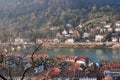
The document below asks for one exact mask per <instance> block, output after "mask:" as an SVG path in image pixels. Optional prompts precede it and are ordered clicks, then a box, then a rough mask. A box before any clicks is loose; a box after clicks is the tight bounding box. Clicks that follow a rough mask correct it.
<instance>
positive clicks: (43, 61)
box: [0, 54, 120, 80]
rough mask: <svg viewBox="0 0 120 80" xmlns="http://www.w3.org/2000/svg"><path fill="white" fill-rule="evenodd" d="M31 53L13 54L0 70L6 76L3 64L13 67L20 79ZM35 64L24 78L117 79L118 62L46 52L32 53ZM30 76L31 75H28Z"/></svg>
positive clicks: (42, 79)
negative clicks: (50, 54)
mask: <svg viewBox="0 0 120 80" xmlns="http://www.w3.org/2000/svg"><path fill="white" fill-rule="evenodd" d="M31 56H32V55H26V56H22V55H21V54H14V55H13V57H12V58H11V57H9V60H7V61H6V64H5V65H4V64H2V63H1V64H0V70H1V71H2V73H3V74H5V75H6V76H9V73H7V72H6V69H5V68H4V67H3V66H8V65H9V67H11V68H12V69H13V71H12V77H13V79H14V80H20V78H21V76H22V74H21V73H22V72H23V71H24V70H26V69H28V68H29V67H31V66H32V64H33V63H32V60H31ZM33 58H34V62H35V66H34V68H32V69H30V70H29V71H28V72H27V73H26V76H25V80H119V79H120V62H119V61H117V62H113V63H107V62H106V61H105V60H103V61H101V63H97V62H92V61H91V60H90V59H89V58H87V57H84V56H65V55H58V56H56V57H49V55H48V54H34V55H33ZM16 71H17V72H16ZM30 76H31V77H30ZM8 79H9V78H8Z"/></svg>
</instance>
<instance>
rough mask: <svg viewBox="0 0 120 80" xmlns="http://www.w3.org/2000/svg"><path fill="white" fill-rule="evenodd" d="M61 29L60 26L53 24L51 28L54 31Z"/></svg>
mask: <svg viewBox="0 0 120 80" xmlns="http://www.w3.org/2000/svg"><path fill="white" fill-rule="evenodd" d="M59 29H60V26H52V27H51V28H50V30H51V31H54V30H59Z"/></svg>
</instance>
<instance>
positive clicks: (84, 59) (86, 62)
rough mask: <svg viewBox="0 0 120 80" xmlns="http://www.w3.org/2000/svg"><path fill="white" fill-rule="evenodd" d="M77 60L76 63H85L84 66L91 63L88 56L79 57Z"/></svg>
mask: <svg viewBox="0 0 120 80" xmlns="http://www.w3.org/2000/svg"><path fill="white" fill-rule="evenodd" d="M75 61H76V63H80V64H84V66H87V64H88V63H89V59H88V58H87V57H78V58H77V59H76V60H75Z"/></svg>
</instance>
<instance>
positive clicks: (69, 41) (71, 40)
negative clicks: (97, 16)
mask: <svg viewBox="0 0 120 80" xmlns="http://www.w3.org/2000/svg"><path fill="white" fill-rule="evenodd" d="M74 41H75V40H74V39H73V38H70V39H67V40H66V41H65V43H74Z"/></svg>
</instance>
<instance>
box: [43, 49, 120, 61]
mask: <svg viewBox="0 0 120 80" xmlns="http://www.w3.org/2000/svg"><path fill="white" fill-rule="evenodd" d="M45 53H47V54H49V56H57V55H74V56H86V57H88V58H90V59H91V61H94V62H101V59H103V58H105V59H107V61H109V62H114V61H119V62H120V49H110V48H103V49H94V48H54V49H50V50H48V51H46V52H45Z"/></svg>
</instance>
